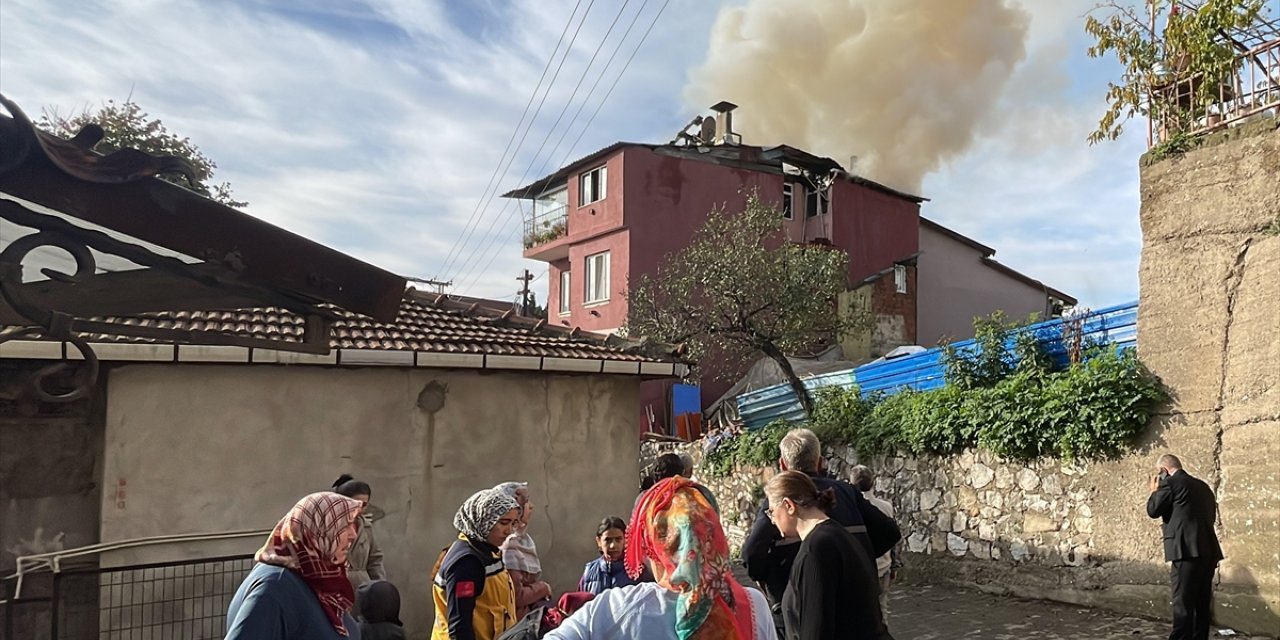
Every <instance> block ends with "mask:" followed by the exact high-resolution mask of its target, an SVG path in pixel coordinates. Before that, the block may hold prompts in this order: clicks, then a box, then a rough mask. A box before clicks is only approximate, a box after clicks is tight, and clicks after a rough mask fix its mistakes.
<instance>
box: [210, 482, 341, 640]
mask: <svg viewBox="0 0 1280 640" xmlns="http://www.w3.org/2000/svg"><path fill="white" fill-rule="evenodd" d="M363 508H364V505H363V504H362V503H360V502H359V501H358V500H352V499H351V498H347V497H345V496H340V495H338V494H336V493H330V492H324V493H313V494H311V495H309V496H307V497H305V498H303V499H302V500H299V501H298V503H297V504H295V505H294V506H293V508H292V509H290V510H289V512H288V513H286V514H285V516H284V517H283V518H281V519H280V522H279V524H277V525H276V528H275V529H274V530H273V531H272V532H271V537H270V538H268V539H267V543H266V544H265V545H263V547H262V549H260V550H258V553H257V555H256V556H254V559H255V560H257V565H256V566H254V568H253V570H252V571H250V572H249V575H248V576H246V577H245V579H244V582H242V583H240V588H239V589H237V590H236V595H235V597H234V598H232V600H231V606H230V608H229V609H228V610H227V635H226V640H317V639H318V640H338V639H340V638H347V637H351V636H352V635H353V634H354V635H355V637H357V638H358V637H359V629H358V628H357V627H356V626H355V621H354V620H352V619H351V616H350V615H349V614H348V613H347V611H348V610H350V609H351V605H352V602H353V600H354V599H355V592H354V591H353V589H352V588H351V582H350V581H348V580H347V554H348V553H349V552H350V550H351V543H352V542H354V541H355V539H356V520H357V519H358V518H359V517H360V510H361V509H363Z"/></svg>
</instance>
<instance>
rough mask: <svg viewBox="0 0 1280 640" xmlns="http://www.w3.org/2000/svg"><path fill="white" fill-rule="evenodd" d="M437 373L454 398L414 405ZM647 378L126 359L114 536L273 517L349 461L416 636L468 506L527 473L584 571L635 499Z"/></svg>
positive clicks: (564, 567) (110, 520)
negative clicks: (366, 487) (372, 510)
mask: <svg viewBox="0 0 1280 640" xmlns="http://www.w3.org/2000/svg"><path fill="white" fill-rule="evenodd" d="M431 381H439V382H441V383H443V384H445V385H447V395H446V400H445V403H444V407H443V409H441V410H440V411H438V412H437V413H435V414H434V415H432V414H428V413H426V412H424V411H422V410H421V409H419V408H418V407H417V401H418V397H419V394H420V393H421V392H422V391H423V389H424V387H425V385H427V384H428V383H429V382H431ZM638 385H639V380H638V379H636V378H630V377H621V376H619V377H607V376H553V375H542V374H533V373H529V374H519V373H493V374H482V373H478V372H465V371H446V370H426V369H415V370H407V369H363V370H353V369H321V368H310V367H308V368H302V367H298V368H290V367H271V366H265V367H245V366H231V365H222V366H220V365H203V366H202V365H150V364H147V365H142V364H140V365H130V366H125V367H122V368H120V369H118V370H115V371H113V372H112V378H111V382H110V385H109V387H108V409H107V419H106V423H107V426H106V458H105V459H106V466H105V472H104V473H105V478H106V482H107V483H108V484H109V485H110V486H112V487H114V486H117V485H119V484H123V485H124V486H126V487H127V493H126V494H125V496H124V497H123V498H117V497H116V496H115V495H112V496H110V497H107V498H106V499H104V501H103V506H102V510H103V512H102V537H103V540H106V541H110V540H119V539H125V538H135V537H141V536H154V535H161V534H172V533H190V532H206V531H224V530H236V529H255V528H270V527H271V526H273V525H274V524H275V522H276V520H278V519H279V517H280V516H281V515H283V514H284V512H285V511H286V510H287V509H288V508H289V507H290V506H292V504H293V503H294V502H295V501H296V500H297V499H298V498H299V497H301V496H302V495H304V494H306V493H309V492H312V491H317V490H324V489H326V488H328V487H329V485H330V483H331V482H332V481H333V479H334V478H335V477H337V475H338V474H339V473H342V472H349V473H352V474H353V475H355V476H356V477H358V478H361V479H363V480H365V481H367V482H369V483H370V484H371V485H372V487H373V491H374V494H373V503H374V504H375V505H376V506H378V507H380V508H381V509H382V510H384V511H385V512H386V516H385V517H384V518H383V519H381V520H380V521H378V523H377V525H376V532H377V535H378V539H379V541H380V543H381V545H382V547H383V549H384V551H385V552H386V566H387V569H388V572H389V573H390V577H391V579H392V580H393V581H394V582H395V583H396V584H397V586H399V587H400V589H401V591H402V593H403V598H404V613H403V616H404V618H405V622H406V624H407V625H409V629H410V630H411V631H412V633H413V635H414V636H415V637H423V635H424V634H425V633H426V632H427V631H429V625H430V623H431V620H432V618H433V613H432V610H431V604H430V602H431V600H430V591H429V585H430V580H431V576H430V575H429V574H430V571H431V567H432V566H433V564H434V562H435V560H436V557H437V555H438V554H439V552H440V550H441V549H442V548H444V547H445V546H447V545H449V544H450V543H451V541H452V540H453V539H454V538H455V537H456V531H455V530H454V529H453V527H452V524H451V522H452V518H453V514H454V513H455V511H456V510H457V508H458V505H459V504H461V502H462V501H463V500H464V499H465V498H466V497H467V496H469V495H470V494H471V493H473V492H474V491H476V490H478V489H481V488H485V487H491V486H493V485H495V484H497V483H499V482H502V481H505V480H524V481H528V482H529V483H530V487H531V489H532V492H533V497H534V500H535V503H536V505H537V507H538V512H537V513H536V515H535V520H534V523H533V525H532V527H531V533H532V534H533V535H534V538H535V540H536V541H537V543H538V548H539V552H540V554H541V557H542V562H543V566H544V568H545V572H546V579H547V580H548V581H549V582H550V583H551V584H552V586H553V587H554V588H555V589H556V590H558V591H563V590H567V589H571V588H572V587H573V586H575V585H576V581H577V579H578V577H579V576H580V575H581V570H582V566H583V564H585V563H586V562H587V561H588V560H590V559H591V558H592V557H594V555H595V554H596V551H595V548H594V545H593V541H592V537H593V535H594V532H595V526H596V524H597V523H598V522H599V520H600V519H601V518H602V517H604V516H607V515H619V516H626V515H628V513H629V511H630V509H631V505H632V501H633V500H634V497H635V487H636V481H635V478H636V476H637V474H638V462H637V454H638V443H637V441H636V437H635V406H636V402H637V387H638ZM261 543H262V540H260V539H256V538H255V539H246V540H243V541H240V542H236V543H228V544H223V545H220V546H218V547H217V548H216V549H215V548H213V547H211V546H209V545H201V546H200V547H199V548H198V549H196V548H194V547H187V548H182V549H178V548H170V549H150V550H149V551H148V552H146V553H141V552H137V551H129V552H121V553H119V554H116V555H115V556H113V557H112V558H111V559H110V561H111V562H114V563H117V564H122V563H133V562H144V561H159V560H166V559H172V558H173V557H175V556H176V557H182V556H185V555H197V554H198V555H205V554H209V553H228V552H232V551H252V550H254V549H256V548H257V547H258V546H260V545H261Z"/></svg>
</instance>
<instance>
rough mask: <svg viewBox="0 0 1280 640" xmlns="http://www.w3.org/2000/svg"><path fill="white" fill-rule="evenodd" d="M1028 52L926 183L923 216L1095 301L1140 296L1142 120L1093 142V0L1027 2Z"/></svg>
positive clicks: (1098, 96)
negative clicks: (956, 154) (980, 124)
mask: <svg viewBox="0 0 1280 640" xmlns="http://www.w3.org/2000/svg"><path fill="white" fill-rule="evenodd" d="M1024 5H1025V6H1027V8H1028V10H1029V11H1030V12H1031V15H1032V20H1031V29H1030V34H1029V36H1028V57H1027V60H1026V61H1025V62H1024V63H1023V64H1022V65H1021V66H1020V67H1019V69H1018V70H1017V72H1016V74H1015V76H1014V78H1013V80H1012V81H1011V84H1010V89H1009V91H1008V92H1007V93H1006V95H1005V97H1004V100H1003V101H1002V102H1001V104H1000V106H999V108H998V109H997V110H995V111H993V113H992V115H991V118H989V119H988V120H987V121H986V122H985V123H984V135H983V136H982V137H981V138H980V139H979V140H978V142H977V143H976V144H975V145H974V146H973V147H972V148H971V149H970V150H969V152H968V153H967V154H966V155H965V156H964V157H963V158H961V159H959V160H957V161H955V162H953V163H952V164H951V165H950V166H948V167H947V168H946V169H944V170H943V171H940V172H938V173H936V174H934V175H933V176H930V178H929V179H927V180H926V182H925V187H924V195H926V196H928V197H930V198H931V199H932V200H933V201H932V202H930V203H928V204H926V205H924V207H923V209H922V212H923V214H924V215H925V216H927V217H931V218H934V219H935V220H937V221H938V222H941V223H942V224H945V225H948V226H951V227H953V228H955V229H956V230H957V231H960V232H962V233H965V234H967V235H971V236H973V237H974V238H976V239H978V240H979V241H981V242H983V243H984V244H987V245H988V246H991V247H993V248H995V249H997V256H996V257H997V259H999V260H1000V261H1001V262H1003V263H1005V264H1007V265H1009V266H1011V267H1013V268H1015V269H1018V270H1020V271H1022V272H1024V273H1026V274H1027V275H1030V276H1032V277H1034V278H1037V279H1040V280H1042V281H1044V282H1045V283H1046V284H1049V285H1050V286H1053V287H1056V288H1058V289H1062V290H1063V291H1066V292H1067V293H1070V294H1072V295H1075V296H1077V297H1078V298H1080V300H1081V304H1084V305H1087V306H1092V307H1094V308H1098V307H1102V306H1107V305H1111V304H1117V303H1121V302H1127V301H1129V300H1133V299H1136V298H1137V292H1138V281H1137V280H1138V276H1137V269H1138V257H1139V253H1140V251H1141V230H1140V228H1139V226H1138V204H1139V203H1138V167H1137V161H1138V156H1139V155H1141V153H1142V152H1143V151H1144V150H1145V145H1144V142H1145V137H1144V136H1143V132H1142V131H1141V128H1142V127H1141V126H1136V127H1133V131H1131V132H1130V133H1129V134H1128V135H1126V136H1125V137H1124V138H1122V139H1121V140H1120V141H1118V142H1112V143H1105V144H1101V145H1097V146H1089V145H1088V143H1087V141H1086V138H1087V136H1088V134H1089V132H1090V131H1091V130H1092V129H1093V127H1094V126H1095V125H1096V122H1097V117H1098V115H1100V113H1101V111H1102V109H1103V108H1104V103H1103V94H1104V93H1105V91H1106V78H1105V77H1104V75H1103V74H1104V73H1105V72H1106V71H1107V70H1108V69H1109V67H1108V65H1107V64H1106V63H1103V62H1095V61H1090V60H1087V58H1086V57H1085V55H1084V49H1085V47H1086V46H1087V41H1086V36H1084V34H1083V26H1082V25H1083V22H1082V21H1081V20H1080V17H1081V16H1083V15H1084V13H1085V12H1086V11H1087V10H1088V9H1089V8H1090V7H1092V6H1093V3H1092V2H1091V1H1090V0H1072V1H1071V2H1061V3H1041V2H1025V3H1024Z"/></svg>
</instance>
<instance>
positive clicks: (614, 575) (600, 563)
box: [578, 556, 653, 595]
mask: <svg viewBox="0 0 1280 640" xmlns="http://www.w3.org/2000/svg"><path fill="white" fill-rule="evenodd" d="M641 582H653V576H652V575H650V574H649V568H648V567H645V568H644V570H643V571H642V572H641V573H640V579H639V580H632V579H631V576H629V575H627V569H626V567H625V566H624V565H623V562H622V561H621V560H612V561H610V560H605V559H604V556H601V557H599V558H596V559H595V560H592V561H591V562H588V563H587V566H586V567H585V568H583V570H582V579H581V580H579V581H578V591H589V592H591V593H594V594H596V595H600V594H601V593H603V592H604V591H605V590H606V589H612V588H614V587H629V586H631V585H633V584H639V583H641Z"/></svg>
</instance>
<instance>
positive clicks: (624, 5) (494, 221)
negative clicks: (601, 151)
mask: <svg viewBox="0 0 1280 640" xmlns="http://www.w3.org/2000/svg"><path fill="white" fill-rule="evenodd" d="M630 2H631V0H623V3H622V7H621V8H620V9H618V15H616V16H614V18H613V22H611V23H609V29H608V30H607V31H605V34H604V37H602V38H601V39H600V44H599V46H597V47H596V50H595V52H594V53H592V54H591V59H590V60H589V61H587V66H586V68H585V69H583V71H582V73H580V74H578V83H577V84H575V85H574V87H573V92H572V93H570V95H569V99H568V100H566V101H565V103H564V107H563V108H562V109H560V115H558V116H556V121H555V122H554V123H552V125H551V128H550V129H548V130H547V135H545V136H543V138H542V144H540V145H538V150H537V151H535V152H534V153H533V159H532V160H531V161H530V162H529V166H528V168H526V169H525V170H524V173H523V174H522V175H521V176H520V182H521V183H523V182H524V181H525V179H526V178H528V176H529V171H531V170H532V169H533V168H534V166H535V164H536V163H537V161H538V157H539V156H540V155H542V150H543V149H545V148H546V147H547V141H548V140H550V139H551V136H552V135H553V134H555V131H556V128H557V127H559V126H560V122H561V121H562V120H564V114H566V113H568V111H569V107H570V106H572V105H573V100H574V98H576V97H577V96H578V91H579V90H580V89H582V83H583V81H585V80H586V78H587V73H588V72H590V71H591V67H593V66H594V65H595V62H596V58H597V57H599V55H600V52H601V51H602V50H603V49H604V45H605V43H606V42H608V40H609V36H610V34H612V33H613V29H614V27H617V26H618V20H620V19H622V15H623V13H625V12H626V10H627V4H629V3H630ZM623 39H624V40H625V39H626V34H623ZM601 73H603V70H602V72H601ZM589 98H590V95H588V97H587V99H589ZM584 100H585V99H584ZM572 126H573V123H572V121H570V124H569V125H568V127H572ZM568 127H566V129H565V133H563V134H561V139H562V141H563V138H564V137H565V135H566V134H567V133H568ZM556 148H559V145H558V144H557V146H556ZM510 205H511V201H510V200H508V201H506V202H505V203H503V206H502V208H501V209H500V210H499V211H498V213H497V214H496V215H495V216H494V217H493V219H492V220H491V221H490V223H489V228H488V229H487V230H485V235H486V237H487V238H488V242H484V241H482V243H481V248H480V250H479V251H477V252H475V253H473V254H471V255H470V256H468V257H467V259H466V260H465V261H463V263H462V266H461V267H460V268H459V269H458V277H457V278H455V280H459V281H460V280H462V278H463V274H468V275H469V274H470V273H471V272H470V271H468V270H467V269H468V267H470V266H471V265H472V262H473V260H475V259H476V257H477V256H483V255H484V254H485V253H486V252H487V251H489V247H491V246H492V245H493V240H494V236H493V231H494V229H496V228H497V224H498V221H499V220H503V224H506V222H507V221H509V220H510V217H511V216H510V215H509V214H508V216H507V217H506V218H503V217H502V214H503V213H504V212H506V211H507V209H508V208H509V207H510ZM486 208H488V207H487V205H486ZM483 259H484V258H480V260H483ZM476 264H479V262H478V261H477V262H476Z"/></svg>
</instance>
